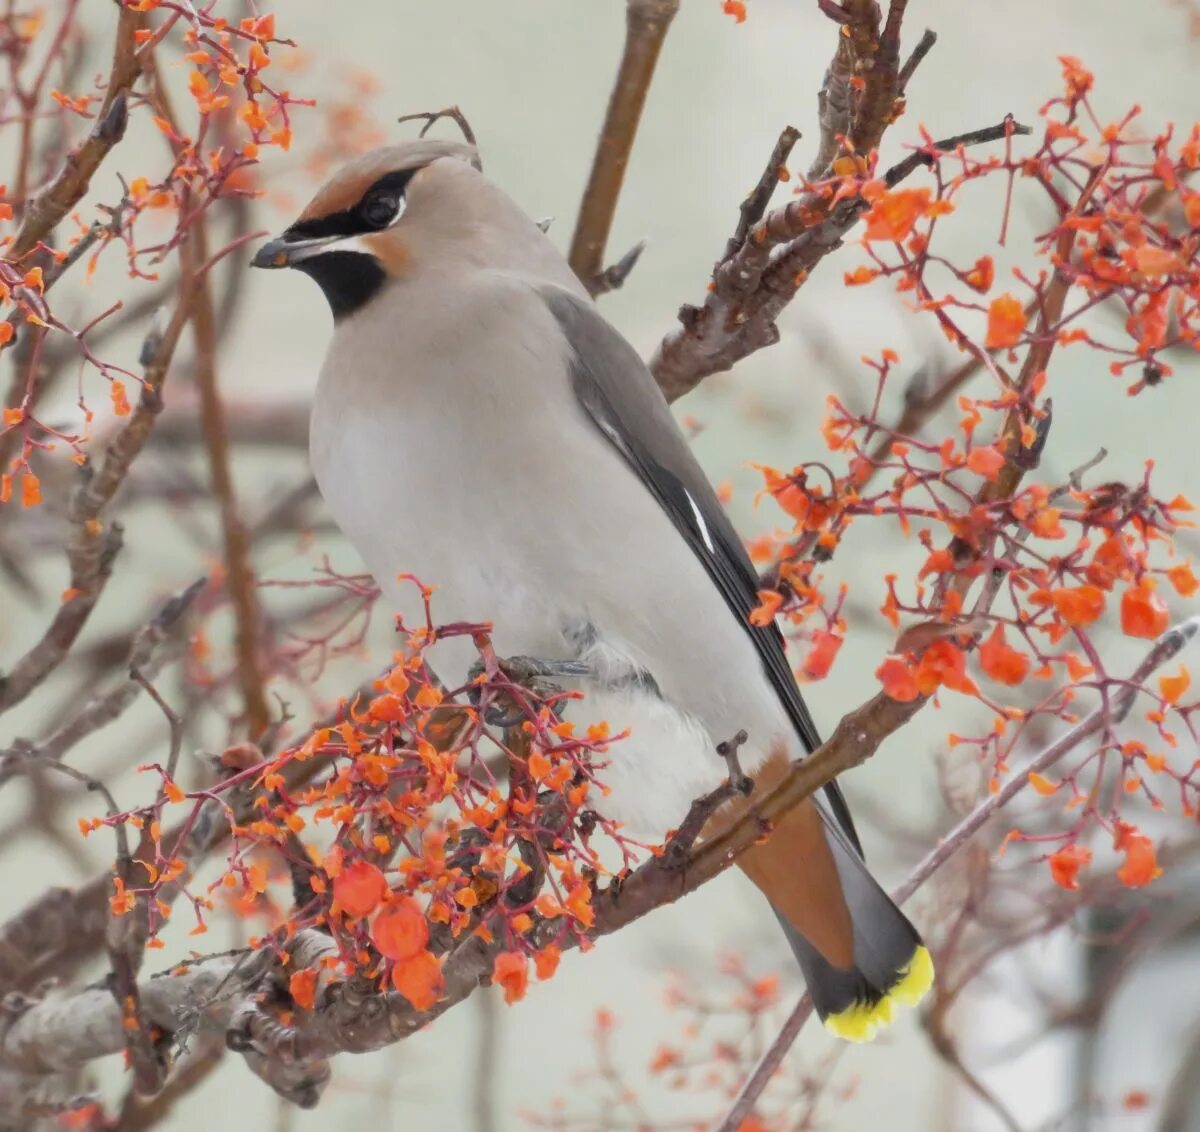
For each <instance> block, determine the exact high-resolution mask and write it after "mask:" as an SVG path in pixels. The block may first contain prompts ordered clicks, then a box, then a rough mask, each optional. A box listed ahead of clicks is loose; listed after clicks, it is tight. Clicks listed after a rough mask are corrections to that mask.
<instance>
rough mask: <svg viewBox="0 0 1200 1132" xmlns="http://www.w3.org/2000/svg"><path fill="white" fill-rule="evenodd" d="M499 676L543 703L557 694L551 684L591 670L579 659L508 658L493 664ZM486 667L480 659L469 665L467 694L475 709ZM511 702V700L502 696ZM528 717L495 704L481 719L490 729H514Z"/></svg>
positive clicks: (491, 705)
mask: <svg viewBox="0 0 1200 1132" xmlns="http://www.w3.org/2000/svg"><path fill="white" fill-rule="evenodd" d="M497 667H498V668H499V669H500V671H501V673H503V674H504V676H505V677H506V678H507V679H508V680H509V681H511V682H512V683H513V684H519V685H520V686H521V687H522V688H526V689H528V690H529V691H530V692H532V693H533V695H534V696H535V697H537V698H538V699H539V700H547V699H549V698H550V697H552V696H554V695H556V694H557V693H559V692H561V691H562V689H561V688H560V687H559V686H558V685H557V684H555V683H553V681H554V680H555V679H565V678H573V677H580V676H587V675H589V674H590V673H591V669H590V668H589V667H588V665H587V664H585V663H584V662H583V661H579V660H549V659H543V658H542V657H536V656H510V657H505V658H504V659H502V660H498V661H497ZM485 672H486V667H485V665H484V662H483V660H482V659H480V660H477V661H476V662H475V663H474V664H472V665H471V669H470V674H469V681H470V687H469V691H468V695H469V696H470V699H471V702H472V704H474V705H475V707H478V706H479V703H480V700H481V698H482V691H483V685H482V683H481V680H480V678H481V677H482V676H483V675H484V674H485ZM504 699H505V700H509V701H511V697H507V696H506V697H504ZM527 718H528V715H527V713H526V712H525V711H523V710H521V707H520V705H519V704H518V705H517V707H516V710H515V711H508V710H505V709H504V708H502V707H501V706H500V704H498V703H493V704H490V705H489V706H488V709H487V711H486V712H485V714H484V720H485V722H487V723H488V724H489V725H490V726H492V727H498V728H504V729H507V728H509V727H516V726H517V725H518V724H520V723H523V722H524V721H525V720H526V719H527Z"/></svg>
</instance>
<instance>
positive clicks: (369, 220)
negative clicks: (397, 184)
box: [358, 193, 401, 228]
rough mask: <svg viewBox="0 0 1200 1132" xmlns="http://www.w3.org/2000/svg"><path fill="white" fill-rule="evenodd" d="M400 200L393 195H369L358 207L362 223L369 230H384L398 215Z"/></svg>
mask: <svg viewBox="0 0 1200 1132" xmlns="http://www.w3.org/2000/svg"><path fill="white" fill-rule="evenodd" d="M400 204H401V198H400V197H398V196H396V195H395V194H394V193H371V194H369V195H368V196H366V197H364V198H363V201H362V204H360V205H359V206H358V211H359V215H360V216H361V217H362V219H363V223H365V224H367V225H369V226H370V227H371V228H386V227H387V226H388V225H389V224H391V222H392V221H393V220H395V219H396V217H397V216H398V215H399V213H400Z"/></svg>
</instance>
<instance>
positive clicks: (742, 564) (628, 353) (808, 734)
mask: <svg viewBox="0 0 1200 1132" xmlns="http://www.w3.org/2000/svg"><path fill="white" fill-rule="evenodd" d="M539 291H540V293H541V295H542V297H543V298H544V300H545V302H546V304H547V306H548V307H549V308H550V311H551V313H552V314H553V315H554V318H555V319H556V321H557V322H558V325H559V326H560V327H561V329H562V332H563V334H564V335H565V336H566V339H567V342H568V343H569V344H570V346H571V350H572V354H573V357H572V367H571V379H572V384H573V386H574V390H575V395H576V396H577V397H578V399H579V402H580V404H581V405H582V406H583V408H584V410H585V411H586V412H587V414H588V416H590V417H591V419H592V420H593V421H594V422H595V424H596V426H597V428H599V429H600V431H601V432H602V433H603V434H604V435H605V437H607V438H608V440H609V442H610V443H611V444H612V445H613V446H614V447H615V448H616V449H617V451H618V452H620V453H621V455H622V456H623V457H624V458H625V459H626V461H628V463H629V464H630V466H631V467H632V468H633V469H634V470H635V471H636V472H637V474H638V476H639V477H640V478H641V480H642V482H643V483H644V484H645V485H646V487H647V488H649V490H650V491H651V492H652V493H653V494H654V497H655V498H656V499H657V500H658V502H659V504H660V505H661V506H662V508H663V510H664V511H665V512H666V513H667V515H668V516H669V517H670V519H671V522H672V523H673V524H674V526H675V529H676V530H677V531H679V533H680V534H681V535H682V536H683V537H684V538H685V539H686V540H687V543H688V545H689V546H690V547H691V548H692V551H693V552H694V553H695V554H696V556H697V557H698V558H699V559H700V561H701V562H703V563H704V568H705V569H706V570H707V571H708V574H709V577H710V578H712V580H713V584H714V585H715V586H716V587H717V589H718V590H720V592H721V595H722V596H723V597H724V598H725V602H726V604H727V605H728V606H729V608H730V610H731V612H732V613H733V615H734V616H735V617H736V618H737V619H738V622H739V623H740V624H741V626H742V627H743V628H744V629H745V631H746V632H747V633H748V634H749V635H750V637H751V639H752V640H753V641H754V645H755V647H756V648H757V650H758V655H759V656H760V657H761V659H762V664H763V668H764V670H765V671H766V673H767V676H768V678H769V679H770V681H771V684H772V686H773V687H774V688H775V692H776V694H777V695H778V696H779V699H780V701H781V702H782V703H783V705H784V707H785V708H786V709H787V713H788V716H789V717H790V719H791V721H792V725H793V726H794V727H795V729H796V734H797V735H798V736H799V737H800V740H801V742H803V744H804V747H805V750H807V751H810V752H811V751H814V750H816V748H817V747H818V746H820V743H821V739H820V736H819V735H818V734H817V728H816V725H815V724H814V723H813V719H812V716H811V715H810V714H809V711H808V707H807V705H806V704H805V703H804V700H803V698H802V697H801V695H800V689H799V688H798V687H797V686H796V680H795V677H794V676H793V675H792V669H791V666H790V665H789V664H788V660H787V656H786V653H785V651H784V642H783V634H782V633H781V632H780V631H779V628H778V626H776V625H775V624H774V623H772V624H771V625H768V626H765V627H761V628H760V627H758V626H755V625H752V624H751V623H750V613H751V611H752V610H753V609H754V608H755V607H756V606H757V605H758V576H757V574H756V573H755V570H754V566H753V564H752V563H751V561H750V556H749V555H748V554H747V553H746V548H745V547H744V546H743V545H742V540H741V539H740V538H739V537H738V534H737V531H735V530H734V528H733V524H732V523H731V522H730V521H729V517H728V515H726V513H725V509H724V508H723V507H722V506H721V503H720V501H719V500H718V499H717V496H716V492H715V491H713V488H712V484H710V483H709V481H708V477H707V476H705V474H704V471H703V469H702V468H701V467H700V465H699V463H698V462H697V461H696V457H695V456H694V455H693V454H692V450H691V448H690V447H689V446H688V443H687V440H686V439H685V438H684V436H683V433H682V432H681V431H680V430H679V426H678V425H677V424H676V423H675V418H674V417H672V416H671V410H670V409H669V408H668V407H667V402H666V400H665V399H664V397H663V395H662V392H661V391H660V390H659V388H658V385H657V384H656V382H655V381H654V378H653V377H652V376H651V374H650V371H649V370H648V369H647V368H646V366H645V363H644V362H643V361H642V359H641V358H640V357H639V356H638V353H637V351H636V350H634V348H633V347H632V346H631V345H630V344H629V343H628V342H626V341H625V339H624V338H622V337H621V335H620V334H619V333H617V331H616V330H615V329H613V327H612V326H610V325H609V324H608V323H607V322H606V321H605V320H604V319H603V318H602V317H601V316H600V315H599V314H598V313H597V311H596V309H595V307H593V306H592V305H591V304H589V303H587V302H586V301H584V300H582V299H579V298H576V297H575V296H574V295H572V294H570V293H569V292H567V291H563V290H560V289H559V288H556V287H542V288H539ZM826 793H827V797H828V800H829V804H830V807H831V808H832V810H833V812H834V814H835V815H836V817H837V820H838V824H839V825H840V826H841V827H842V829H843V831H844V832H845V833H846V834H847V835H848V836H849V838H850V840H851V841H852V842H853V844H854V846H855V848H856V849H858V850H859V852H860V853H861V848H860V847H859V842H858V836H857V834H856V833H855V830H854V823H853V821H852V820H851V817H850V810H849V808H848V807H847V805H846V803H845V800H844V799H843V797H842V794H841V791H840V789H839V788H838V787H837V785H836V783H830V784H829V786H828V787H827V788H826Z"/></svg>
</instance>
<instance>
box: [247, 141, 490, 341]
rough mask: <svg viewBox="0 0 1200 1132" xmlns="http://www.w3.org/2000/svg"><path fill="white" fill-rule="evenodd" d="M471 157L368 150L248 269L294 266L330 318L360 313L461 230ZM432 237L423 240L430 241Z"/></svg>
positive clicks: (456, 146)
mask: <svg viewBox="0 0 1200 1132" xmlns="http://www.w3.org/2000/svg"><path fill="white" fill-rule="evenodd" d="M478 169H479V158H478V156H477V155H476V153H475V150H474V149H473V148H472V147H471V146H468V145H464V144H462V143H459V142H448V141H436V140H432V139H422V140H420V141H412V142H406V143H404V144H402V145H395V146H388V147H386V148H383V149H376V150H372V151H371V152H370V153H365V154H363V155H362V156H361V157H359V158H357V159H356V160H354V161H352V162H351V163H350V164H349V165H347V166H345V167H344V168H342V169H341V170H339V171H338V172H337V173H336V174H335V175H334V176H333V177H332V178H330V180H329V181H328V182H326V184H325V185H323V186H322V187H321V189H320V191H319V192H318V193H317V195H316V196H315V197H313V199H312V200H311V201H310V202H309V204H308V206H307V207H306V208H305V209H304V211H303V212H302V213H301V214H300V216H299V218H298V219H297V220H296V222H295V223H294V224H292V225H291V227H289V228H288V229H287V230H286V231H285V232H284V233H283V234H282V235H280V236H278V237H276V238H275V239H273V240H271V241H269V242H268V243H266V244H264V245H263V246H262V247H261V248H260V249H259V250H258V253H257V254H256V255H255V257H254V259H253V260H252V261H251V263H252V266H254V267H294V268H297V269H298V270H300V271H302V272H304V273H305V274H306V275H309V276H311V277H312V278H313V279H315V280H316V281H317V284H318V285H319V286H320V288H321V290H322V291H323V292H324V293H325V298H326V299H327V300H328V301H329V305H330V307H331V308H332V309H333V315H334V318H335V319H338V318H341V317H343V316H345V315H347V314H351V313H353V312H354V311H356V310H358V309H359V308H360V307H362V306H364V305H365V304H366V303H367V302H369V301H370V299H371V298H372V297H374V295H375V294H376V293H378V292H379V291H380V290H381V289H382V288H383V287H384V285H385V284H386V283H387V282H388V281H389V280H390V279H394V278H402V277H404V276H405V275H406V274H407V273H409V272H410V271H411V270H412V269H413V267H414V257H416V258H417V259H419V258H421V254H422V252H425V251H428V252H429V254H431V255H434V254H436V252H435V251H434V250H433V249H432V248H430V247H429V245H430V244H431V242H432V243H434V244H436V242H437V239H436V237H437V236H438V235H439V233H440V234H441V235H442V236H445V235H446V234H447V230H449V231H450V232H451V233H452V232H453V231H454V230H455V229H458V228H459V227H461V223H462V220H463V219H464V217H463V215H462V207H461V206H462V203H463V201H464V200H468V199H469V198H470V196H471V195H472V194H471V192H470V186H469V185H468V186H467V187H466V188H465V189H464V184H463V182H464V181H467V182H472V181H473V182H476V183H477V182H478V181H479V175H478ZM431 236H432V237H434V239H433V240H432V241H431V239H430V237H431Z"/></svg>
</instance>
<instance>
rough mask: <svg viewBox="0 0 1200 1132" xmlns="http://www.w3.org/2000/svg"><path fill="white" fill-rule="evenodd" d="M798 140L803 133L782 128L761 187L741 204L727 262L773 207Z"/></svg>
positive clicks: (760, 184)
mask: <svg viewBox="0 0 1200 1132" xmlns="http://www.w3.org/2000/svg"><path fill="white" fill-rule="evenodd" d="M799 140H800V131H799V130H798V129H796V127H795V126H785V127H784V128H783V132H782V133H781V134H780V135H779V140H778V141H777V142H776V143H775V148H774V149H773V150H771V156H770V157H769V158H767V167H766V168H765V169H764V170H763V173H762V176H761V177H759V179H758V184H757V185H755V186H754V189H753V191H752V192H751V193H750V195H749V196H748V197H746V199H745V200H744V201H742V207H741V209H740V210H739V214H738V225H737V228H736V229H735V230H734V233H733V237H732V239H731V240H730V241H729V243H728V245H726V248H725V256H726V258H728V257H729V256H731V255H733V254H734V252H736V251H737V250H738V249H739V248H740V247H741V246H742V245H743V244H744V243H745V242H746V237H747V236H749V235H750V230H751V229H752V228H753V227H754V226H755V225H756V224H758V222H759V221H760V220H762V218H763V213H765V212H766V211H767V206H768V205H769V204H770V203H771V197H772V196H774V195H775V190H776V189H777V188H778V187H779V182H780V181H782V180H784V178H785V177H786V175H787V162H788V158H789V157H791V155H792V150H793V149H795V148H796V143H797V142H798V141H799Z"/></svg>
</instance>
